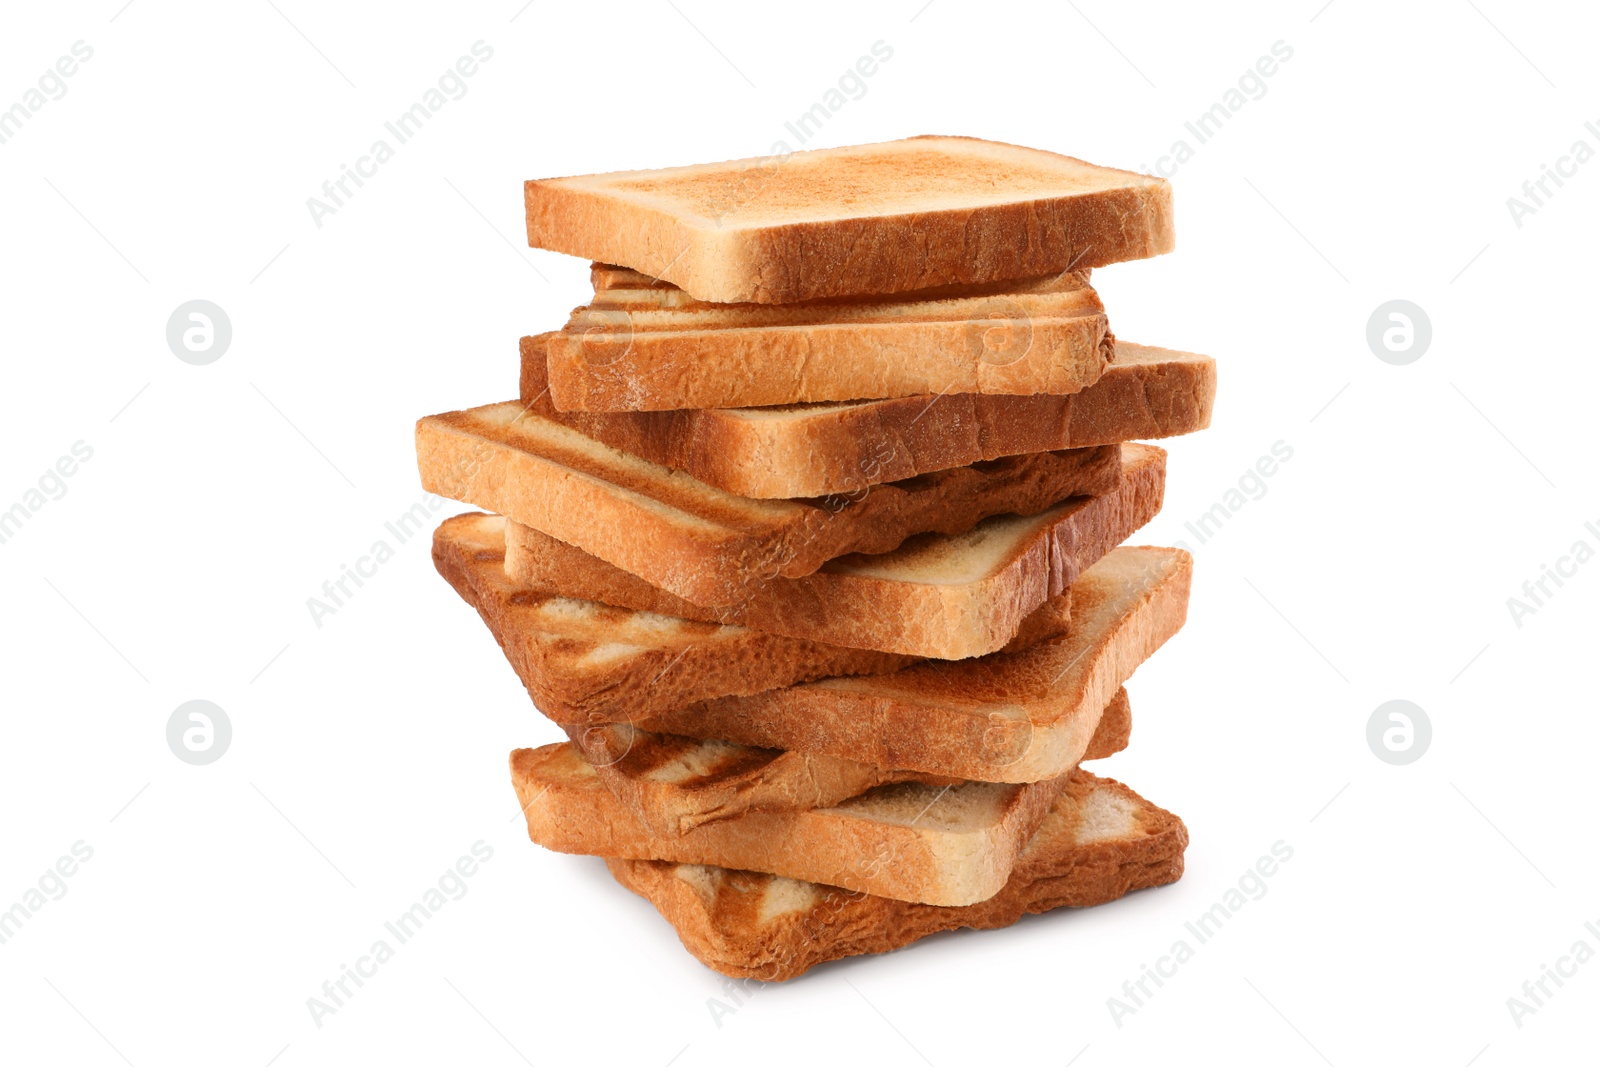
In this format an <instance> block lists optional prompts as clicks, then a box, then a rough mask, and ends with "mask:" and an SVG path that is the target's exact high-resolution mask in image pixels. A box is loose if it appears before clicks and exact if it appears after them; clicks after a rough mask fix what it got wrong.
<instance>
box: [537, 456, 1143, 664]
mask: <svg viewBox="0 0 1600 1067" xmlns="http://www.w3.org/2000/svg"><path fill="white" fill-rule="evenodd" d="M1121 453H1122V476H1121V481H1120V483H1119V484H1118V485H1117V487H1116V489H1115V490H1113V491H1110V492H1107V493H1102V494H1101V495H1099V496H1095V497H1078V498H1074V499H1070V500H1068V501H1066V502H1065V503H1062V504H1060V505H1058V506H1056V507H1054V508H1051V509H1050V510H1049V511H1045V512H1042V513H1041V514H1038V515H1033V516H1027V517H1022V516H1016V515H1003V516H995V517H992V518H989V519H985V520H984V521H983V522H980V523H978V524H977V525H976V526H975V527H972V528H971V529H968V530H966V531H965V532H963V533H960V534H954V535H940V534H928V535H923V536H918V537H913V538H911V539H909V540H907V541H906V542H905V543H904V544H903V545H901V546H900V548H898V549H896V550H895V551H893V552H887V553H883V554H881V555H866V554H855V555H849V556H842V557H839V558H837V559H833V560H830V561H828V562H827V563H826V564H825V565H824V566H823V567H822V568H821V569H820V570H818V571H817V572H816V573H814V574H808V575H806V576H805V577H801V578H785V577H782V576H781V575H779V574H777V573H775V571H776V569H775V568H771V569H766V570H758V571H754V572H747V573H745V574H744V576H743V580H742V582H741V583H740V584H739V585H738V586H737V587H736V589H735V590H734V592H736V593H737V594H738V598H737V599H734V600H727V599H725V600H723V601H722V602H721V603H710V604H708V603H707V602H706V601H705V600H703V599H700V598H699V597H698V595H697V596H690V595H688V593H686V592H684V590H685V589H689V588H691V587H693V589H696V590H700V589H703V587H704V583H695V582H691V581H690V580H689V577H688V576H687V575H686V573H685V572H686V571H688V570H689V569H690V568H689V567H688V566H687V564H686V562H685V561H683V560H681V559H671V558H669V559H662V558H659V557H651V556H649V555H648V554H646V553H642V552H638V551H633V552H627V551H626V548H627V545H626V541H625V540H623V539H621V538H620V537H619V541H620V542H621V544H620V548H619V546H618V545H612V544H607V545H605V546H604V547H605V548H606V549H607V550H608V551H611V552H612V557H610V562H607V560H605V559H600V558H597V557H598V556H599V553H596V554H594V555H591V554H590V553H589V552H588V551H585V548H586V547H587V546H576V545H571V544H566V543H564V542H563V541H562V540H558V539H557V538H556V537H550V536H548V535H547V534H543V533H540V532H539V531H538V530H535V529H532V528H530V527H527V526H523V525H522V524H520V523H517V522H512V523H510V525H508V526H507V536H506V571H507V573H509V574H510V575H511V576H512V577H514V578H516V579H518V580H519V581H521V582H523V583H525V584H526V585H528V586H530V587H532V588H537V589H545V590H549V591H552V592H556V593H560V594H562V595H564V596H573V597H581V598H583V599H588V600H599V601H602V602H604V603H607V604H616V605H619V606H622V607H629V608H635V609H637V610H640V611H654V612H659V613H661V614H663V615H677V616H681V617H684V618H693V619H709V620H715V621H719V622H731V623H739V624H742V625H747V626H754V627H757V628H758V629H762V630H767V631H770V632H772V633H781V634H788V635H790V636H793V637H806V638H812V639H815V640H819V641H827V642H830V643H832V644H839V645H848V646H852V647H860V648H875V649H880V650H883V651H886V652H903V653H907V654H912V655H921V656H930V657H934V658H938V659H963V658H966V657H969V656H981V655H984V654H985V653H988V652H993V651H995V650H996V649H998V648H1000V647H1002V646H1003V645H1005V644H1006V643H1007V642H1008V641H1010V640H1011V638H1012V636H1013V635H1014V634H1015V633H1016V632H1017V628H1018V626H1019V625H1020V624H1021V622H1022V620H1023V619H1024V618H1025V617H1026V616H1027V615H1028V614H1029V613H1031V612H1033V611H1034V610H1036V609H1037V608H1038V607H1039V605H1041V604H1043V603H1044V602H1045V601H1046V600H1048V599H1050V598H1051V597H1053V596H1056V595H1058V594H1059V593H1060V592H1061V591H1062V590H1064V589H1066V588H1067V587H1068V586H1070V585H1071V584H1072V582H1073V580H1074V579H1075V578H1076V577H1077V576H1078V573H1079V572H1080V571H1081V570H1082V569H1083V568H1085V567H1087V566H1089V565H1090V564H1092V563H1093V562H1094V561H1095V560H1097V559H1099V558H1100V557H1101V556H1102V555H1104V554H1105V553H1106V552H1107V551H1109V550H1110V549H1111V548H1112V547H1114V546H1115V545H1117V544H1120V543H1121V542H1122V541H1124V540H1125V539H1127V537H1128V536H1129V535H1130V534H1132V533H1133V532H1134V531H1135V530H1137V529H1138V528H1139V527H1140V526H1143V525H1144V524H1145V523H1146V522H1148V521H1149V520H1150V519H1151V518H1152V517H1153V516H1154V515H1155V514H1156V512H1157V511H1158V510H1160V507H1161V496H1162V490H1163V488H1164V485H1165V473H1166V453H1164V452H1162V451H1161V450H1160V449H1159V448H1155V447H1152V446H1150V445H1124V446H1123V447H1122V449H1121ZM624 555H626V559H625V560H623V559H622V557H623V556H624ZM619 562H620V563H622V564H623V565H620V566H612V563H619ZM652 583H659V584H652ZM660 585H665V586H667V588H666V589H662V588H660Z"/></svg>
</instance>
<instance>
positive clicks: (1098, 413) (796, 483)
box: [522, 272, 1217, 499]
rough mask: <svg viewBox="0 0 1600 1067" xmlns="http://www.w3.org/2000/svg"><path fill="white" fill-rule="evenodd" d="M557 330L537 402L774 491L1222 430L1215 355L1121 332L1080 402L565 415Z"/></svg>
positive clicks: (539, 373) (751, 487)
mask: <svg viewBox="0 0 1600 1067" xmlns="http://www.w3.org/2000/svg"><path fill="white" fill-rule="evenodd" d="M628 273H630V274H631V273H632V272H628ZM669 291H671V292H676V291H677V290H669ZM550 336H551V335H550V334H540V335H539V336H537V337H524V338H523V339H522V402H523V403H524V404H527V405H529V406H530V407H532V408H533V410H534V411H535V412H536V413H538V414H540V415H543V416H544V417H545V418H549V419H555V420H556V421H557V422H562V423H565V424H566V425H568V426H571V427H573V428H574V429H576V430H578V431H580V432H582V433H584V434H587V435H588V436H590V437H593V438H594V439H596V440H597V441H603V442H604V443H606V444H608V445H611V446H612V447H614V448H619V449H621V450H623V451H624V452H630V453H632V454H633V455H636V456H640V457H642V458H644V459H648V460H650V461H651V462H653V463H660V464H662V465H663V466H667V467H672V468H674V469H676V470H681V471H684V472H686V473H688V474H689V475H691V476H692V477H695V478H698V479H700V480H701V481H703V482H705V483H707V484H708V485H713V486H716V487H717V488H718V489H722V490H724V491H726V492H729V493H736V494H738V495H740V496H750V497H759V498H763V499H770V498H776V497H810V496H825V495H827V494H830V493H856V492H859V491H861V490H862V489H865V488H866V487H868V486H871V485H877V484H879V483H880V482H892V481H899V480H900V479H902V478H912V477H915V476H917V475H919V474H926V473H928V472H929V471H938V470H947V469H949V468H951V467H961V466H966V465H967V464H971V463H978V462H981V461H983V460H991V459H998V458H1000V457H1001V456H1015V455H1021V454H1022V453H1025V452H1045V451H1051V450H1059V449H1063V448H1087V447H1092V446H1095V445H1106V444H1114V443H1116V442H1119V441H1145V440H1151V439H1154V438H1160V437H1175V436H1178V435H1180V434H1186V433H1193V432H1195V431H1196V430H1203V429H1205V428H1206V427H1207V426H1209V425H1210V424H1211V407H1212V401H1213V400H1214V398H1215V397H1216V393H1217V365H1216V362H1215V361H1214V360H1213V359H1211V357H1209V356H1200V355H1195V354H1193V353H1191V352H1175V351H1173V350H1171V349H1167V348H1149V347H1146V346H1144V345H1135V344H1129V343H1128V342H1126V341H1121V340H1119V341H1117V343H1116V356H1115V357H1114V359H1113V361H1112V363H1111V365H1110V366H1109V367H1107V368H1106V370H1105V373H1103V374H1102V375H1101V376H1100V380H1099V381H1097V382H1095V383H1094V384H1093V385H1091V386H1089V387H1088V388H1087V389H1085V390H1083V392H1081V393H1074V394H1072V395H1070V396H1053V395H1050V394H1048V393H1041V394H1038V395H1036V396H993V395H984V394H978V393H946V394H944V395H942V396H925V397H900V398H898V399H894V400H857V401H853V402H846V403H840V404H806V405H794V406H788V407H771V408H728V409H709V410H693V411H649V412H631V411H629V412H581V411H570V412H563V411H558V410H556V407H555V405H554V404H553V403H551V400H550V394H549V377H548V373H547V371H546V358H545V345H546V341H547V339H548V338H549V337H550Z"/></svg>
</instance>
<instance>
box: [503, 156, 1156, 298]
mask: <svg viewBox="0 0 1600 1067" xmlns="http://www.w3.org/2000/svg"><path fill="white" fill-rule="evenodd" d="M523 193H524V201H525V206H526V209H527V222H528V244H530V245H532V246H533V247H535V248H548V249H551V250H552V251H556V252H565V253H567V254H569V255H575V256H583V257H584V258H586V259H593V260H599V261H601V262H603V263H620V264H622V265H624V266H627V267H632V268H633V269H635V270H638V271H642V272H644V273H645V274H649V275H651V276H652V277H657V278H664V279H666V280H667V281H669V282H672V283H673V284H675V285H678V286H681V287H682V288H683V289H685V290H687V291H688V292H690V293H692V294H693V295H694V296H696V297H698V298H699V299H701V300H719V301H724V302H739V301H753V302H755V303H759V304H773V303H788V302H791V301H798V300H814V299H817V298H821V297H837V296H857V295H862V294H873V293H903V292H908V291H912V290H917V289H931V288H936V287H939V286H945V285H967V284H972V283H983V282H994V281H1002V280H1007V279H1012V278H1032V277H1037V276H1040V275H1044V274H1056V273H1059V272H1061V271H1064V270H1067V269H1068V268H1069V267H1098V266H1104V265H1106V264H1108V263H1116V262H1120V261H1122V260H1129V259H1143V258H1145V257H1148V256H1154V255H1159V254H1161V253H1163V252H1170V251H1171V250H1172V246H1173V222H1172V187H1171V186H1170V185H1169V184H1168V183H1167V182H1166V181H1164V180H1163V179H1161V178H1152V177H1149V176H1146V175H1143V174H1134V173H1131V172H1129V171H1122V170H1111V169H1109V168H1106V167H1097V166H1094V165H1092V164H1089V163H1085V162H1083V161H1082V160H1080V159H1073V158H1071V157H1069V156H1060V155H1056V154H1055V153H1053V152H1043V151H1039V150H1037V149H1031V148H1019V147H1017V146H1015V145H1008V144H999V143H996V142H993V141H981V140H977V139H974V138H966V137H914V138H910V139H908V140H903V141H889V142H886V143H883V144H870V145H857V146H854V147H850V148H824V149H818V150H814V151H807V152H789V153H784V154H782V155H774V156H769V157H766V158H762V159H740V160H733V161H730V162H726V163H709V164H701V165H699V166H689V167H672V168H668V169H663V170H643V171H617V172H613V173H610V174H590V175H584V176H580V177H571V178H548V179H542V180H535V181H529V182H527V183H526V185H525V186H524V190H523Z"/></svg>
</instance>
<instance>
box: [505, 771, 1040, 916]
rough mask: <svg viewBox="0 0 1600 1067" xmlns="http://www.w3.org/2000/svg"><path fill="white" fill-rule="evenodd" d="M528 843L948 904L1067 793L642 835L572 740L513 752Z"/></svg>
mask: <svg viewBox="0 0 1600 1067" xmlns="http://www.w3.org/2000/svg"><path fill="white" fill-rule="evenodd" d="M511 781H512V785H513V786H514V787H515V789H516V792H517V799H518V801H519V802H520V804H521V805H522V813H523V815H524V817H525V818H526V819H527V823H528V836H529V837H530V838H531V839H532V840H533V841H534V842H535V843H536V844H539V845H543V846H544V847H545V848H548V849H551V850H552V851H555V852H575V853H581V854H585V855H591V856H608V857H617V858H623V859H649V860H670V861H672V862H676V863H700V864H710V865H712V866H718V867H733V868H737V869H739V870H758V871H766V872H770V873H772V874H779V875H782V876H784V877H787V878H795V879H799V880H801V881H811V882H822V883H825V884H827V885H836V886H840V887H841V888H844V889H851V890H855V891H858V892H863V893H871V894H873V895H875V896H885V897H892V898H893V899H895V900H911V901H918V902H920V903H924V904H939V905H944V906H954V905H960V904H973V903H977V902H978V901H980V900H986V899H988V898H989V897H991V896H993V895H994V894H995V893H997V892H999V891H1000V889H1001V887H1002V886H1004V885H1005V882H1006V879H1007V878H1008V877H1009V876H1010V873H1011V868H1012V865H1013V864H1014V863H1015V862H1016V859H1017V856H1018V855H1019V854H1020V853H1021V851H1022V849H1023V847H1024V846H1025V845H1026V844H1027V842H1028V839H1029V838H1031V837H1032V836H1033V832H1034V831H1035V830H1036V829H1038V827H1039V824H1040V823H1041V822H1042V821H1043V820H1044V817H1045V816H1046V815H1047V814H1049V812H1050V809H1051V807H1052V806H1053V805H1054V804H1055V801H1056V798H1057V797H1059V796H1060V795H1061V793H1062V791H1063V790H1064V789H1066V788H1067V785H1068V776H1067V775H1061V776H1058V777H1056V778H1052V779H1047V780H1045V781H1042V782H1032V783H1029V784H1027V785H994V784H990V783H986V782H965V783H962V784H960V785H956V786H952V787H946V788H939V789H935V788H933V787H929V786H923V785H920V784H918V783H910V782H903V783H899V784H896V785H889V786H880V787H878V788H877V789H873V790H871V791H869V792H867V793H864V794H862V795H860V796H857V797H853V798H850V799H849V800H846V801H844V802H842V803H840V804H838V805H837V806H834V807H829V808H810V809H804V810H799V811H778V812H746V813H745V814H743V815H740V816H738V817H737V818H733V819H724V820H720V821H717V822H710V823H704V824H702V825H700V826H697V827H695V828H693V829H691V830H687V831H685V832H684V833H682V834H676V835H666V834H652V833H650V832H649V831H648V830H647V829H645V828H644V827H643V826H642V825H640V824H639V822H638V821H637V820H635V819H634V818H633V817H632V815H631V814H630V813H629V811H628V809H627V808H626V807H625V806H624V805H623V804H622V803H621V802H620V801H618V800H617V798H616V797H615V796H613V795H612V793H611V791H610V790H608V789H607V788H606V787H605V785H604V784H603V783H602V782H601V780H600V778H599V776H598V775H596V774H595V772H594V769H593V768H592V767H590V765H589V764H588V763H587V762H586V761H585V760H584V759H583V756H582V755H581V754H580V753H579V752H578V750H577V748H576V747H575V746H573V745H572V744H571V743H570V742H564V743H562V744H556V745H545V746H544V747H542V748H535V749H530V748H521V749H517V750H516V751H514V752H513V753H512V754H511Z"/></svg>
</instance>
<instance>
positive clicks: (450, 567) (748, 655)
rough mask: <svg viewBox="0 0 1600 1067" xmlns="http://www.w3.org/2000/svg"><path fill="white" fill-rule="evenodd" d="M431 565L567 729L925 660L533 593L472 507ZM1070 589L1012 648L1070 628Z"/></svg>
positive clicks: (491, 523) (1029, 623)
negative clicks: (512, 572) (508, 566)
mask: <svg viewBox="0 0 1600 1067" xmlns="http://www.w3.org/2000/svg"><path fill="white" fill-rule="evenodd" d="M433 561H434V566H435V567H436V568H437V569H438V571H439V573H440V574H441V575H443V576H444V578H445V579H446V580H447V581H448V582H450V584H451V586H453V587H454V588H455V590H456V592H457V593H459V594H460V595H461V598H462V599H463V600H465V601H466V602H467V603H468V604H471V605H472V606H473V607H474V608H476V609H477V611H478V614H479V615H480V616H481V617H482V618H483V620H484V622H485V623H486V624H487V625H488V627H489V631H490V633H492V634H493V635H494V638H495V640H496V641H497V642H499V644H500V647H501V649H502V650H503V651H504V652H505V655H506V658H507V659H508V660H510V662H511V665H512V667H513V668H514V669H515V670H516V672H517V675H518V676H519V677H520V678H521V679H522V682H523V685H525V686H526V687H527V690H528V693H529V695H530V696H532V697H533V701H534V704H535V705H537V706H538V708H539V710H541V711H542V712H544V714H545V715H547V716H549V717H550V718H552V719H554V720H555V721H557V722H559V723H563V724H588V723H593V722H628V721H632V720H636V719H640V718H643V717H646V716H649V715H652V714H659V713H660V712H663V711H670V710H673V709H676V708H681V707H683V706H685V705H687V704H692V703H694V702H696V701H700V700H705V699H708V698H711V697H716V696H725V695H728V694H733V693H755V692H759V691H761V690H762V689H767V688H771V687H773V686H781V685H792V684H794V683H796V682H799V681H806V680H811V679H816V678H827V677H833V676H836V675H848V674H856V673H884V672H887V671H893V670H899V669H900V668H902V667H906V666H909V665H911V664H913V663H916V662H917V657H914V656H905V655H898V654H893V653H884V652H874V651H871V650H862V649H854V648H845V647H842V646H838V645H831V644H828V643H826V642H822V641H816V640H811V639H806V638H791V637H784V636H782V635H777V634H770V633H766V632H763V631H760V630H752V629H749V628H746V627H742V626H722V625H718V624H716V623H714V622H710V623H708V622H701V621H697V620H687V619H682V618H676V617H669V616H664V615H661V614H659V613H648V614H645V615H640V613H637V612H635V611H632V610H630V609H627V608H621V607H613V606H611V605H608V604H603V603H595V602H592V601H586V600H583V599H581V598H573V597H567V596H563V595H559V594H556V593H553V592H551V591H549V590H539V589H533V588H529V587H528V586H525V585H523V584H520V583H518V582H516V581H515V580H513V579H512V578H510V577H508V576H507V574H506V570H505V520H504V519H502V518H500V517H499V516H497V515H483V514H467V515H458V516H456V517H454V518H451V519H447V520H445V521H444V522H443V523H442V524H440V526H439V528H438V529H437V530H436V531H435V532H434V538H433ZM1070 603H1071V598H1070V595H1063V596H1061V597H1058V598H1056V599H1055V600H1053V601H1052V602H1050V603H1047V604H1045V605H1042V606H1041V607H1040V608H1039V609H1038V610H1037V611H1035V612H1034V614H1033V615H1032V616H1030V617H1029V618H1028V619H1027V620H1025V623H1024V625H1023V626H1022V627H1020V628H1019V629H1018V632H1017V634H1016V635H1015V636H1014V637H1013V638H1012V640H1011V643H1010V647H1013V648H1026V647H1029V646H1030V645H1033V644H1036V643H1038V642H1039V641H1043V640H1046V639H1048V638H1050V637H1054V636H1057V635H1059V634H1062V633H1065V632H1066V628H1067V625H1068V621H1069V617H1070Z"/></svg>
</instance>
